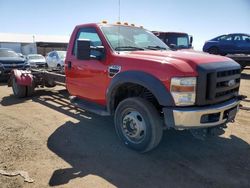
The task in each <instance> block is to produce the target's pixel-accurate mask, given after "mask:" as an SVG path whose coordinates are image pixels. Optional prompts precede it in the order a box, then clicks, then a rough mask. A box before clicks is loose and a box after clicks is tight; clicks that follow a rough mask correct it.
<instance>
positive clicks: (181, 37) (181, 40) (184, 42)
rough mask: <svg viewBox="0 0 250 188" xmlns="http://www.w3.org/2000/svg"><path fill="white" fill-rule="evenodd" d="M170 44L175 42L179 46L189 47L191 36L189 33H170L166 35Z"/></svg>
mask: <svg viewBox="0 0 250 188" xmlns="http://www.w3.org/2000/svg"><path fill="white" fill-rule="evenodd" d="M166 43H167V44H168V45H171V44H174V45H175V46H176V47H177V48H189V47H190V46H189V38H188V35H187V34H179V33H176V34H168V35H167V36H166Z"/></svg>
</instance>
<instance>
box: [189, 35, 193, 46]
mask: <svg viewBox="0 0 250 188" xmlns="http://www.w3.org/2000/svg"><path fill="white" fill-rule="evenodd" d="M189 37H190V39H189V42H190V44H189V45H190V47H192V45H193V36H191V35H190V36H189Z"/></svg>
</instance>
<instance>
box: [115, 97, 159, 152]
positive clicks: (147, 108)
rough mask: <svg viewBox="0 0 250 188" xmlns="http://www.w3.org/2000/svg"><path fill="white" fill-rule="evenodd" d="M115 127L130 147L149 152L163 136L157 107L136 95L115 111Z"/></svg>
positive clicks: (121, 103) (124, 101)
mask: <svg viewBox="0 0 250 188" xmlns="http://www.w3.org/2000/svg"><path fill="white" fill-rule="evenodd" d="M114 119H115V128H116V132H117V134H118V136H119V137H120V138H121V140H122V142H123V143H124V144H125V145H127V146H128V147H129V148H132V149H134V150H137V151H140V152H147V151H150V150H152V149H153V148H155V147H156V146H157V145H158V144H159V142H160V141H161V138H162V133H163V126H162V122H161V119H160V116H159V114H158V112H157V110H156V109H155V107H154V106H153V105H152V104H151V103H150V102H148V101H147V100H145V99H142V98H138V97H134V98H127V99H125V100H123V101H122V102H120V104H119V105H118V107H117V109H116V111H115V118H114Z"/></svg>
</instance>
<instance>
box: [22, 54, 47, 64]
mask: <svg viewBox="0 0 250 188" xmlns="http://www.w3.org/2000/svg"><path fill="white" fill-rule="evenodd" d="M26 58H27V63H28V64H29V65H30V66H31V67H44V66H45V65H46V59H45V57H44V56H42V55H40V54H29V55H27V57H26Z"/></svg>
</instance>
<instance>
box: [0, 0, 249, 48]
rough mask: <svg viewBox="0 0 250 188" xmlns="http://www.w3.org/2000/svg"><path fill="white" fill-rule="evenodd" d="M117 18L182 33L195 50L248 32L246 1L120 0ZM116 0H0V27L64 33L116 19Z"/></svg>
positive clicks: (9, 31)
mask: <svg viewBox="0 0 250 188" xmlns="http://www.w3.org/2000/svg"><path fill="white" fill-rule="evenodd" d="M120 4H121V8H120V13H121V14H120V16H121V21H126V22H129V23H134V24H136V25H143V26H144V27H145V28H147V29H149V30H162V31H179V32H188V33H189V34H192V35H193V37H194V43H193V44H194V47H195V49H198V50H199V49H201V48H202V45H203V44H204V42H205V41H206V40H208V39H211V38H213V37H215V36H218V35H221V34H224V33H232V32H243V33H250V0H209V1H208V0H206V1H205V0H203V1H202V0H154V1H153V0H144V1H142V0H137V1H136V0H120ZM118 10H119V9H118V0H106V1H105V0H89V1H86V0H85V1H84V0H42V1H34V0H33V1H31V0H26V1H25V0H22V1H19V0H0V13H1V16H0V23H1V27H0V32H1V33H27V34H46V35H47V34H48V35H70V34H71V31H72V30H73V28H74V26H75V25H76V24H81V23H89V22H100V21H101V20H107V21H108V22H111V23H114V22H116V21H117V20H118V12H119V11H118Z"/></svg>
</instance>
